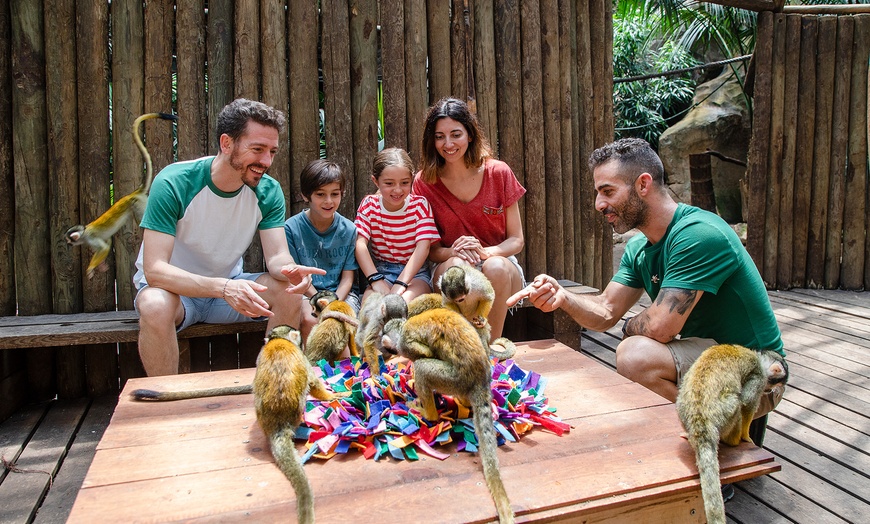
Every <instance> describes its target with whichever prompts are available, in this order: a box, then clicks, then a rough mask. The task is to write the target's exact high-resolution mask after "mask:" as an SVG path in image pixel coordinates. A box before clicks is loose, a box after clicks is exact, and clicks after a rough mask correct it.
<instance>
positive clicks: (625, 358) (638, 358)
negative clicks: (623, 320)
mask: <svg viewBox="0 0 870 524" xmlns="http://www.w3.org/2000/svg"><path fill="white" fill-rule="evenodd" d="M616 371H617V373H619V374H620V375H622V376H624V377H629V378H635V377H639V376H642V375H646V374H648V373H652V372H655V373H656V375H657V376H659V377H661V378H668V377H670V375H671V374H675V373H676V370H675V368H674V359H673V356H672V355H671V353H670V351H669V350H668V348H667V346H666V345H665V344H662V343H660V342H657V341H655V340H653V339H651V338H647V337H643V336H638V335H635V336H632V337H626V338H625V339H623V340H622V342H620V343H619V345H618V346H616ZM671 371H673V373H671ZM635 380H636V378H635Z"/></svg>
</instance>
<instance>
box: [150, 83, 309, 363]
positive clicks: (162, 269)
mask: <svg viewBox="0 0 870 524" xmlns="http://www.w3.org/2000/svg"><path fill="white" fill-rule="evenodd" d="M284 122H285V119H284V114H283V113H282V112H281V111H278V110H276V109H274V108H271V107H269V106H267V105H265V104H262V103H260V102H254V101H250V100H245V99H237V100H235V101H233V102H231V103H230V104H228V105H227V106H226V107H224V109H223V110H222V111H221V113H220V114H219V115H218V122H217V134H218V137H219V140H220V151H219V152H218V154H217V155H216V156H212V157H204V158H200V159H198V160H192V161H187V162H177V163H174V164H172V165H170V166H167V167H166V168H165V169H163V170H162V171H161V172H160V173H159V174H158V175H157V177H155V179H154V183H153V185H152V187H151V192H150V195H149V198H148V205H147V207H146V209H145V215H144V216H143V218H142V222H141V224H140V225H141V227H142V228H143V230H144V232H143V238H142V247H141V249H140V250H139V256H138V259H137V261H136V268H137V271H136V274H135V276H134V277H133V282H134V284H135V285H136V288H137V289H138V290H139V292H138V295H137V296H136V309H137V310H138V311H139V326H140V327H139V354H140V356H141V358H142V364H143V365H144V366H145V371H146V373H147V374H148V375H149V376H153V375H167V374H175V373H178V340H177V338H176V336H175V334H176V332H177V331H179V330H181V329H183V328H185V327H187V326H189V325H191V324H194V323H197V322H207V323H229V322H239V321H243V320H246V319H256V318H261V317H267V318H268V325H267V329H271V328H272V327H273V326H276V325H280V324H286V325H290V326H293V327H298V326H299V322H300V306H301V293H302V292H303V291H304V290H305V289H307V288H308V286H309V285H310V284H311V277H310V275H311V274H322V273H323V270H320V269H317V268H311V267H306V266H299V265H296V264H295V263H294V261H293V258H292V257H291V256H290V252H289V250H288V248H287V241H286V239H285V237H284V229H283V227H284V218H285V217H284V215H285V204H284V194H283V192H282V191H281V186H280V185H279V183H278V182H277V181H276V180H275V179H273V178H272V177H270V176H269V175H267V174H266V170H267V169H268V168H269V166H270V165H271V164H272V159H273V158H274V156H275V153H276V152H277V150H278V144H279V141H278V136H279V133H280V131H281V130H282V129H283V127H284ZM257 231H259V234H260V241H261V243H262V246H263V254H264V257H265V261H266V269H267V270H268V272H266V273H244V272H242V256H243V254H244V252H245V250H246V249H247V248H248V246H249V245H250V244H251V240H252V239H253V236H254V233H255V232H257Z"/></svg>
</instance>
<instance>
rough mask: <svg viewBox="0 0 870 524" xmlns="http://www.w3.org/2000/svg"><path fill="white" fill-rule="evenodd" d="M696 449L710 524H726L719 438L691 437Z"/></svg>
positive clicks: (702, 493)
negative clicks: (720, 471) (720, 478)
mask: <svg viewBox="0 0 870 524" xmlns="http://www.w3.org/2000/svg"><path fill="white" fill-rule="evenodd" d="M689 442H690V443H691V444H692V447H693V448H695V459H696V460H697V463H698V472H699V473H700V474H701V496H702V497H703V498H704V512H705V513H706V514H707V523H708V524H725V501H724V500H723V499H722V484H721V482H720V481H719V455H718V448H719V438H718V437H716V436H714V435H708V436H704V437H702V438H693V437H692V436H691V435H690V436H689Z"/></svg>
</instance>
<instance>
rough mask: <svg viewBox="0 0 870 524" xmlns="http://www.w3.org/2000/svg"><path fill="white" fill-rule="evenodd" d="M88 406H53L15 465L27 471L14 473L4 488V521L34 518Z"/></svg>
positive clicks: (80, 403)
mask: <svg viewBox="0 0 870 524" xmlns="http://www.w3.org/2000/svg"><path fill="white" fill-rule="evenodd" d="M88 404H89V401H88V400H87V399H77V400H67V401H63V402H54V403H52V404H51V405H50V406H49V410H48V413H47V414H46V416H45V420H44V421H43V422H42V423H41V424H40V425H39V427H38V428H37V429H36V432H35V433H34V434H33V436H32V438H31V439H30V440H29V441H28V442H27V445H26V447H25V448H24V450H23V451H22V453H21V454H20V455H19V457H18V459H17V460H16V461H15V467H17V468H19V469H21V470H24V471H21V472H11V473H10V474H9V475H8V476H7V478H6V479H5V480H4V481H3V483H2V484H0V498H2V499H3V506H4V508H3V519H4V520H6V521H9V522H29V521H30V519H32V518H33V516H34V514H35V512H36V508H38V507H39V504H40V502H41V501H42V499H43V497H44V496H45V493H46V492H47V491H48V489H49V485H50V484H51V481H52V479H53V478H54V475H55V474H56V473H57V470H58V468H59V467H60V464H61V463H62V462H63V458H64V456H65V455H66V454H67V449H68V446H69V444H70V442H71V441H72V439H73V437H74V436H75V432H76V428H77V427H78V424H79V422H80V421H81V419H82V417H84V415H85V411H86V410H87V406H88Z"/></svg>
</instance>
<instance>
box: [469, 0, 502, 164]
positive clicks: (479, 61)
mask: <svg viewBox="0 0 870 524" xmlns="http://www.w3.org/2000/svg"><path fill="white" fill-rule="evenodd" d="M473 5H474V90H475V92H476V93H477V99H476V101H477V119H478V120H479V121H480V126H481V128H483V132H484V133H485V134H486V137H487V139H488V140H489V145H490V146H491V147H492V149H493V152H494V153H495V154H496V156H498V92H497V90H496V89H497V87H496V76H497V74H496V65H495V27H494V23H495V22H494V18H493V17H494V11H493V0H475V1H474V2H473Z"/></svg>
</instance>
